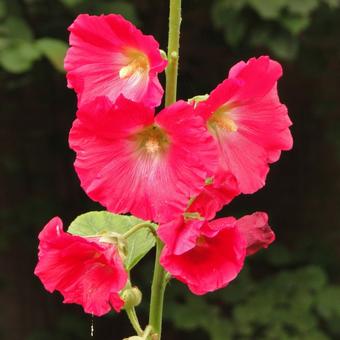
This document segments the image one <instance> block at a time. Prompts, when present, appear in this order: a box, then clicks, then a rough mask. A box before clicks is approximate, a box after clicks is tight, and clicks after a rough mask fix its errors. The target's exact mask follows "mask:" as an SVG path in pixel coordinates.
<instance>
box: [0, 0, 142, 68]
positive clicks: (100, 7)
mask: <svg viewBox="0 0 340 340" xmlns="http://www.w3.org/2000/svg"><path fill="white" fill-rule="evenodd" d="M42 2H43V1H41V0H0V67H2V68H3V69H4V70H6V71H7V72H10V73H23V72H27V71H29V70H30V69H31V68H32V67H33V64H34V63H35V62H36V61H37V60H39V59H41V58H43V57H45V58H47V59H48V60H49V61H50V63H51V64H52V65H53V66H54V67H55V68H56V69H57V70H58V71H60V72H63V71H64V67H63V62H64V56H65V53H66V50H67V47H68V44H67V42H66V41H65V40H61V39H58V38H56V37H50V36H47V37H46V36H40V32H39V29H34V27H33V25H31V22H32V20H33V19H34V17H35V14H36V11H37V10H38V8H39V5H41V4H42ZM55 3H57V4H53V6H56V7H64V10H65V11H71V12H73V13H81V12H83V13H90V14H108V13H120V14H123V15H124V16H125V17H126V18H128V19H129V20H131V21H134V22H135V23H137V22H138V18H137V15H136V11H135V8H134V6H133V5H132V4H131V3H129V2H127V1H105V0H102V1H91V0H60V1H59V0H58V1H57V0H56V1H55ZM46 5H49V4H48V2H47V1H46ZM58 5H59V6H58ZM59 10H63V9H62V8H59ZM65 29H66V27H65Z"/></svg>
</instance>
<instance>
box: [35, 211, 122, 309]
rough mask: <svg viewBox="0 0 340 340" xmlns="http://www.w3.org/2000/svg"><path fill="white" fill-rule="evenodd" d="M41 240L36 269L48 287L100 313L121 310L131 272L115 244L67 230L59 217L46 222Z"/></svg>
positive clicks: (68, 301)
mask: <svg viewBox="0 0 340 340" xmlns="http://www.w3.org/2000/svg"><path fill="white" fill-rule="evenodd" d="M39 240H40V243H39V261H38V264H37V266H36V268H35V271H34V273H35V275H37V276H38V277H39V279H40V280H41V282H42V283H43V285H44V286H45V288H46V290H47V291H49V292H51V293H52V292H54V291H55V290H58V291H59V292H60V293H61V294H62V295H63V296H64V303H77V304H79V305H81V306H83V308H84V311H85V312H86V313H90V314H94V315H96V316H101V315H103V314H106V313H108V312H109V311H110V310H111V308H114V309H115V310H116V311H117V312H119V311H120V309H121V308H122V306H123V305H124V302H123V300H122V299H121V298H120V296H119V294H118V293H119V291H120V290H122V289H123V288H124V286H125V285H126V282H127V278H128V276H127V273H126V271H125V269H124V266H123V263H122V260H121V258H120V256H119V254H118V251H117V249H116V247H115V246H113V245H112V244H108V243H102V242H99V241H98V239H93V238H91V239H88V238H84V237H80V236H74V235H71V234H69V233H65V232H64V231H63V223H62V221H61V219H60V218H58V217H55V218H53V219H52V220H51V221H50V222H49V223H47V224H46V226H45V227H44V229H43V230H42V231H41V233H40V234H39Z"/></svg>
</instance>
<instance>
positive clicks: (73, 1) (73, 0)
mask: <svg viewBox="0 0 340 340" xmlns="http://www.w3.org/2000/svg"><path fill="white" fill-rule="evenodd" d="M83 1H84V0H61V2H62V3H63V4H64V5H65V6H66V7H71V8H72V7H76V6H77V5H79V4H81V3H82V2H83Z"/></svg>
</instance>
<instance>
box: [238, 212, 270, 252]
mask: <svg viewBox="0 0 340 340" xmlns="http://www.w3.org/2000/svg"><path fill="white" fill-rule="evenodd" d="M237 227H238V228H239V230H240V232H241V233H242V234H243V236H244V238H245V239H246V241H247V255H253V254H255V253H256V252H258V251H259V250H260V249H261V248H268V246H269V245H270V244H271V243H272V242H274V240H275V234H274V232H273V230H272V229H271V228H270V226H269V224H268V215H267V214H266V213H264V212H256V213H254V214H252V215H247V216H244V217H242V218H240V219H239V220H238V221H237Z"/></svg>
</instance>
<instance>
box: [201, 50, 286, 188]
mask: <svg viewBox="0 0 340 340" xmlns="http://www.w3.org/2000/svg"><path fill="white" fill-rule="evenodd" d="M281 75H282V68H281V66H280V64H279V63H277V62H276V61H273V60H271V59H270V58H269V57H266V56H263V57H260V58H258V59H256V58H252V59H250V60H249V61H248V62H247V63H245V62H243V61H242V62H240V63H238V64H236V65H235V66H234V67H232V69H231V70H230V73H229V77H228V79H226V80H225V81H224V82H223V83H222V84H220V85H219V86H218V87H217V88H216V89H215V90H213V91H212V92H211V94H210V95H209V97H208V99H206V100H204V101H201V102H199V103H197V105H196V112H197V113H198V114H199V115H201V116H202V117H203V118H204V119H205V120H206V123H207V126H208V128H209V131H210V132H211V134H212V135H213V136H214V138H215V140H216V142H217V144H218V147H219V153H220V161H219V169H218V171H217V174H221V173H227V174H232V175H233V176H235V178H236V180H237V182H238V185H239V188H240V191H241V192H242V193H245V194H250V193H253V192H255V191H257V190H258V189H260V188H261V187H262V186H263V185H264V184H265V179H266V175H267V173H268V171H269V166H268V163H272V162H275V161H277V160H278V159H279V157H280V153H281V151H282V150H289V149H290V148H291V147H292V136H291V134H290V131H289V126H290V125H291V121H290V119H289V117H288V114H287V108H286V106H285V105H283V104H281V103H280V100H279V97H278V94H277V80H278V79H279V78H280V77H281Z"/></svg>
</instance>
